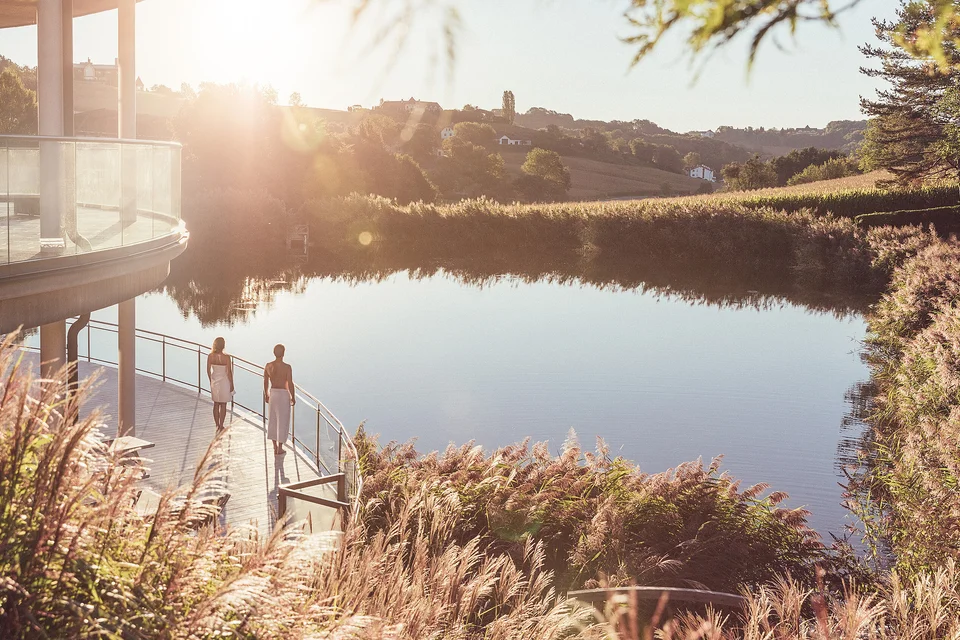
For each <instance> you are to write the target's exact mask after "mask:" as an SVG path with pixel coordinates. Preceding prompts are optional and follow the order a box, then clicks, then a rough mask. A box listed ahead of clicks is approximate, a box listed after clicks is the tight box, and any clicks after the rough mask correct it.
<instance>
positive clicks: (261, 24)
mask: <svg viewBox="0 0 960 640" xmlns="http://www.w3.org/2000/svg"><path fill="white" fill-rule="evenodd" d="M897 4H898V2H897V1H896V0H866V1H864V2H861V3H860V4H859V6H857V7H856V8H854V9H853V10H851V11H849V12H847V13H845V14H842V16H841V18H840V29H839V30H835V29H829V28H827V27H823V26H819V25H801V27H800V29H799V31H798V34H797V36H796V38H792V37H791V36H790V35H789V33H787V32H786V31H781V32H780V33H779V34H778V35H777V40H778V42H779V44H780V45H781V47H782V50H781V49H780V48H778V47H777V46H776V45H775V44H774V43H773V42H768V43H767V44H766V45H765V46H764V47H763V48H762V50H761V55H760V57H759V60H758V62H757V63H756V65H755V66H754V69H753V71H752V72H751V73H750V75H749V77H748V75H747V72H746V44H745V43H743V44H738V45H735V46H733V47H730V48H728V49H727V50H725V51H723V52H722V53H720V54H717V55H715V56H714V57H713V58H712V59H710V60H709V61H707V62H706V63H705V64H699V65H698V66H693V65H691V64H690V61H689V58H688V57H687V56H686V55H685V54H684V51H683V49H682V46H681V42H680V40H679V39H673V40H672V41H670V42H667V43H665V46H663V47H662V48H661V49H660V50H658V51H657V53H656V54H655V55H654V56H653V57H651V58H649V59H647V60H644V61H643V62H642V63H640V65H639V66H637V67H634V68H633V69H630V68H629V63H630V60H631V57H632V53H633V52H632V50H631V49H630V47H629V46H628V45H625V44H623V43H622V42H621V41H620V40H619V37H620V36H623V35H626V34H627V33H628V31H627V25H626V23H625V21H624V19H623V18H622V10H623V8H624V6H625V3H624V2H622V1H616V2H615V1H611V0H462V1H461V2H460V4H459V6H460V9H461V15H462V19H463V30H462V32H461V33H460V36H459V38H458V43H457V49H456V53H457V57H456V60H455V62H454V67H453V72H452V74H451V73H448V70H447V60H446V57H445V53H444V48H443V42H442V38H441V37H440V26H439V23H440V19H439V17H437V16H432V15H427V16H425V17H424V18H423V20H422V22H420V23H419V24H418V25H417V26H416V27H415V28H414V30H413V31H411V32H410V34H409V36H408V38H407V40H406V46H405V48H404V49H403V50H402V51H401V52H399V53H397V51H396V49H395V47H394V46H393V45H392V44H389V43H382V44H380V45H379V46H372V45H373V44H374V43H375V41H376V33H378V26H379V24H378V22H379V21H378V20H377V19H376V18H373V19H367V20H366V21H365V22H363V23H361V24H360V25H358V26H355V27H351V23H350V14H349V10H348V9H349V6H348V3H347V2H346V1H345V0H145V1H144V2H142V3H141V4H139V5H138V10H137V20H138V23H137V71H138V74H139V75H140V76H141V78H142V79H143V81H144V82H145V83H146V84H147V85H148V86H150V85H153V84H166V85H168V86H171V87H174V88H178V87H179V86H180V83H181V82H189V83H191V84H193V85H194V86H196V85H197V84H199V82H201V81H204V80H211V81H215V82H228V81H239V80H246V81H249V82H260V83H269V84H272V85H273V86H274V87H275V88H276V89H277V91H278V92H279V95H280V96H281V102H285V101H286V96H288V95H289V94H290V92H291V91H299V92H300V94H301V95H302V96H303V99H304V101H305V102H306V103H307V104H309V105H310V106H316V107H328V108H335V109H343V108H345V107H346V106H347V105H350V104H356V103H359V104H364V105H368V106H369V105H370V104H372V103H376V102H379V100H380V98H381V97H383V98H386V99H400V98H403V99H406V98H409V97H411V96H416V97H417V98H419V99H424V100H437V101H439V102H440V103H441V104H443V105H444V106H445V107H451V108H452V107H461V106H463V105H464V104H465V103H470V104H476V105H479V106H483V107H487V108H494V107H498V106H499V103H500V96H501V94H502V93H503V90H504V89H511V90H512V91H513V92H514V94H515V95H516V101H517V110H518V111H521V112H522V111H526V110H527V109H528V108H530V107H532V106H543V107H547V108H550V109H555V110H557V111H562V112H567V113H572V114H574V116H576V117H580V118H595V119H606V120H608V119H621V120H632V119H634V118H646V119H649V120H653V121H654V122H657V123H658V124H660V125H662V126H666V127H668V128H670V129H674V130H678V131H687V130H691V129H709V128H715V127H717V126H720V125H732V126H747V125H752V126H766V127H785V126H787V127H790V126H800V127H802V126H805V125H808V124H809V125H810V126H823V125H824V124H826V123H827V122H828V121H830V120H839V119H860V118H861V117H862V116H861V114H860V111H859V100H858V99H859V96H861V95H872V94H873V91H874V89H875V88H876V86H877V83H876V81H874V80H870V79H869V78H865V77H863V75H862V74H860V73H859V72H858V69H859V67H860V66H861V64H863V62H864V60H863V57H862V56H861V55H860V53H859V51H857V46H858V45H859V44H862V43H863V42H867V41H871V40H872V39H873V32H872V28H871V25H870V18H871V17H872V16H880V17H892V16H893V15H894V10H895V8H896V6H897ZM74 34H75V35H74V51H75V58H76V59H77V60H78V61H80V60H85V59H87V58H88V57H89V58H91V59H92V60H93V61H94V62H112V61H113V59H114V58H115V56H116V51H117V36H116V12H115V11H114V12H107V13H103V14H98V15H95V16H88V17H85V18H78V19H77V20H76V21H75V31H74ZM0 54H3V55H6V56H7V57H8V58H12V59H13V60H14V61H16V62H18V63H21V64H29V65H35V64H36V60H37V50H36V28H35V27H24V28H20V29H7V30H0ZM698 68H701V69H702V70H701V72H700V76H699V79H695V76H696V73H695V71H696V70H697V69H698Z"/></svg>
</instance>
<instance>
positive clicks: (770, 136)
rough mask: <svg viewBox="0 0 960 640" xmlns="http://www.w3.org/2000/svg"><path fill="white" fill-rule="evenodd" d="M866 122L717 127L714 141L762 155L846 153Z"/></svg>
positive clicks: (857, 141) (857, 140)
mask: <svg viewBox="0 0 960 640" xmlns="http://www.w3.org/2000/svg"><path fill="white" fill-rule="evenodd" d="M866 128H867V121H866V120H834V121H833V122H829V123H827V126H826V127H824V128H823V129H815V128H813V127H804V128H802V129H764V128H763V127H760V128H758V129H754V128H753V127H747V128H746V129H737V128H734V127H719V128H717V131H716V133H715V135H714V140H720V141H723V142H728V143H730V144H735V145H737V146H740V147H743V148H745V149H749V150H750V151H756V152H758V153H760V154H763V155H771V156H780V155H785V154H787V153H790V152H791V151H793V150H795V149H805V148H807V147H816V148H818V149H829V150H835V151H843V152H844V153H850V152H852V151H854V150H856V148H857V147H859V146H860V143H861V142H862V141H863V132H864V130H866Z"/></svg>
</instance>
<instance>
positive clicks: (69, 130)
mask: <svg viewBox="0 0 960 640" xmlns="http://www.w3.org/2000/svg"><path fill="white" fill-rule="evenodd" d="M60 1H61V3H62V11H61V15H62V16H63V17H62V18H61V19H62V23H63V24H62V27H61V28H62V31H63V37H62V42H63V135H64V136H66V137H68V138H72V137H73V136H74V135H75V134H74V127H73V0H60Z"/></svg>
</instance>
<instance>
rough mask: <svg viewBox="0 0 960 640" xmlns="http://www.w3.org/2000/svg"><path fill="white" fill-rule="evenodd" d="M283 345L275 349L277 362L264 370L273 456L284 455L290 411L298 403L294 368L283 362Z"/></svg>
mask: <svg viewBox="0 0 960 640" xmlns="http://www.w3.org/2000/svg"><path fill="white" fill-rule="evenodd" d="M285 351H286V349H284V347H283V345H282V344H278V345H277V346H275V347H274V348H273V355H275V356H276V357H277V359H276V360H274V361H273V362H270V363H268V364H267V366H266V367H264V368H263V399H264V401H265V402H267V403H268V404H269V405H270V412H269V416H270V418H269V420H268V421H267V437H268V438H270V440H272V441H273V454H274V455H282V454H283V453H285V452H284V450H283V443H284V442H286V441H287V437H288V436H289V435H290V409H291V407H293V405H295V404H296V403H297V395H296V393H294V387H293V368H292V367H291V366H290V365H288V364H287V363H286V362H284V361H283V354H284V352H285Z"/></svg>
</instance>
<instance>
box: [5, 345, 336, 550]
mask: <svg viewBox="0 0 960 640" xmlns="http://www.w3.org/2000/svg"><path fill="white" fill-rule="evenodd" d="M24 357H25V359H27V360H28V361H32V362H33V363H34V364H35V365H36V364H38V363H39V359H38V357H37V354H35V353H25V354H24ZM91 375H96V376H97V383H96V388H95V389H94V392H93V394H92V397H90V398H88V399H87V401H86V402H85V403H84V407H83V409H82V410H81V415H89V413H90V412H91V411H93V410H94V409H99V410H100V411H101V412H102V417H103V419H104V422H105V427H104V430H105V437H108V438H110V437H114V435H115V433H116V424H117V423H116V419H115V416H116V411H117V370H116V369H114V368H111V367H102V366H98V365H95V364H89V363H86V362H80V377H81V379H82V380H83V379H87V378H88V377H89V376H91ZM215 431H216V429H215V427H214V424H213V403H212V402H211V400H210V397H209V396H208V395H207V394H198V393H197V392H196V391H191V390H189V389H185V388H182V387H180V386H178V385H175V384H171V383H165V382H161V381H159V380H156V379H153V378H150V377H147V376H143V375H138V376H137V429H136V436H137V437H138V438H142V439H144V440H148V441H150V442H152V443H154V444H155V445H156V446H154V447H153V448H151V449H146V450H144V451H142V452H141V453H140V455H141V457H142V458H143V459H144V460H145V461H146V466H147V467H148V468H149V473H150V477H149V478H147V479H145V480H143V483H144V485H145V486H146V487H148V488H150V489H152V490H153V491H156V492H158V493H160V492H163V491H164V490H167V489H170V488H176V487H179V486H183V485H184V484H188V483H190V482H191V479H192V477H193V474H194V471H195V470H196V466H197V463H198V462H199V461H200V460H202V458H203V456H204V454H205V453H206V452H207V448H208V447H209V446H210V443H211V442H212V440H213V438H214V435H215ZM286 452H287V453H286V454H285V455H283V456H274V455H273V449H272V444H271V443H270V441H268V440H267V434H266V430H265V429H264V426H263V423H262V421H261V419H260V418H259V417H257V416H252V415H250V414H248V413H246V412H243V411H240V410H234V409H233V408H232V407H230V408H228V413H227V430H226V433H225V434H224V436H223V438H222V440H221V441H220V442H219V443H218V445H217V448H216V449H215V451H214V456H215V459H216V462H217V464H218V465H219V468H220V471H219V473H218V475H217V476H214V477H215V479H217V480H220V481H221V482H223V483H224V485H225V487H226V490H227V491H228V492H229V493H230V498H229V500H228V501H227V504H226V506H225V507H224V508H223V511H222V513H221V522H223V523H225V524H227V525H229V526H232V527H235V526H248V525H249V526H253V527H254V528H256V529H257V530H259V531H260V532H261V533H269V532H270V531H271V530H272V529H273V526H274V525H275V524H276V521H277V513H278V505H277V490H278V487H279V486H280V485H283V484H289V483H293V482H302V481H306V480H315V479H317V478H319V477H320V474H319V473H318V472H317V469H316V466H315V465H314V463H313V461H311V460H309V459H308V458H306V457H305V456H304V455H303V454H302V453H300V452H297V451H294V449H293V447H291V446H290V445H289V443H288V444H287V446H286ZM318 490H319V491H322V492H323V493H324V494H325V495H324V497H327V498H330V499H333V500H335V499H336V497H337V496H336V490H335V488H334V486H333V485H321V486H320V487H318ZM311 517H312V519H313V530H314V531H330V530H335V529H339V528H340V520H339V515H338V513H337V512H336V510H334V509H330V508H317V509H314V510H313V512H312V513H311Z"/></svg>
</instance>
